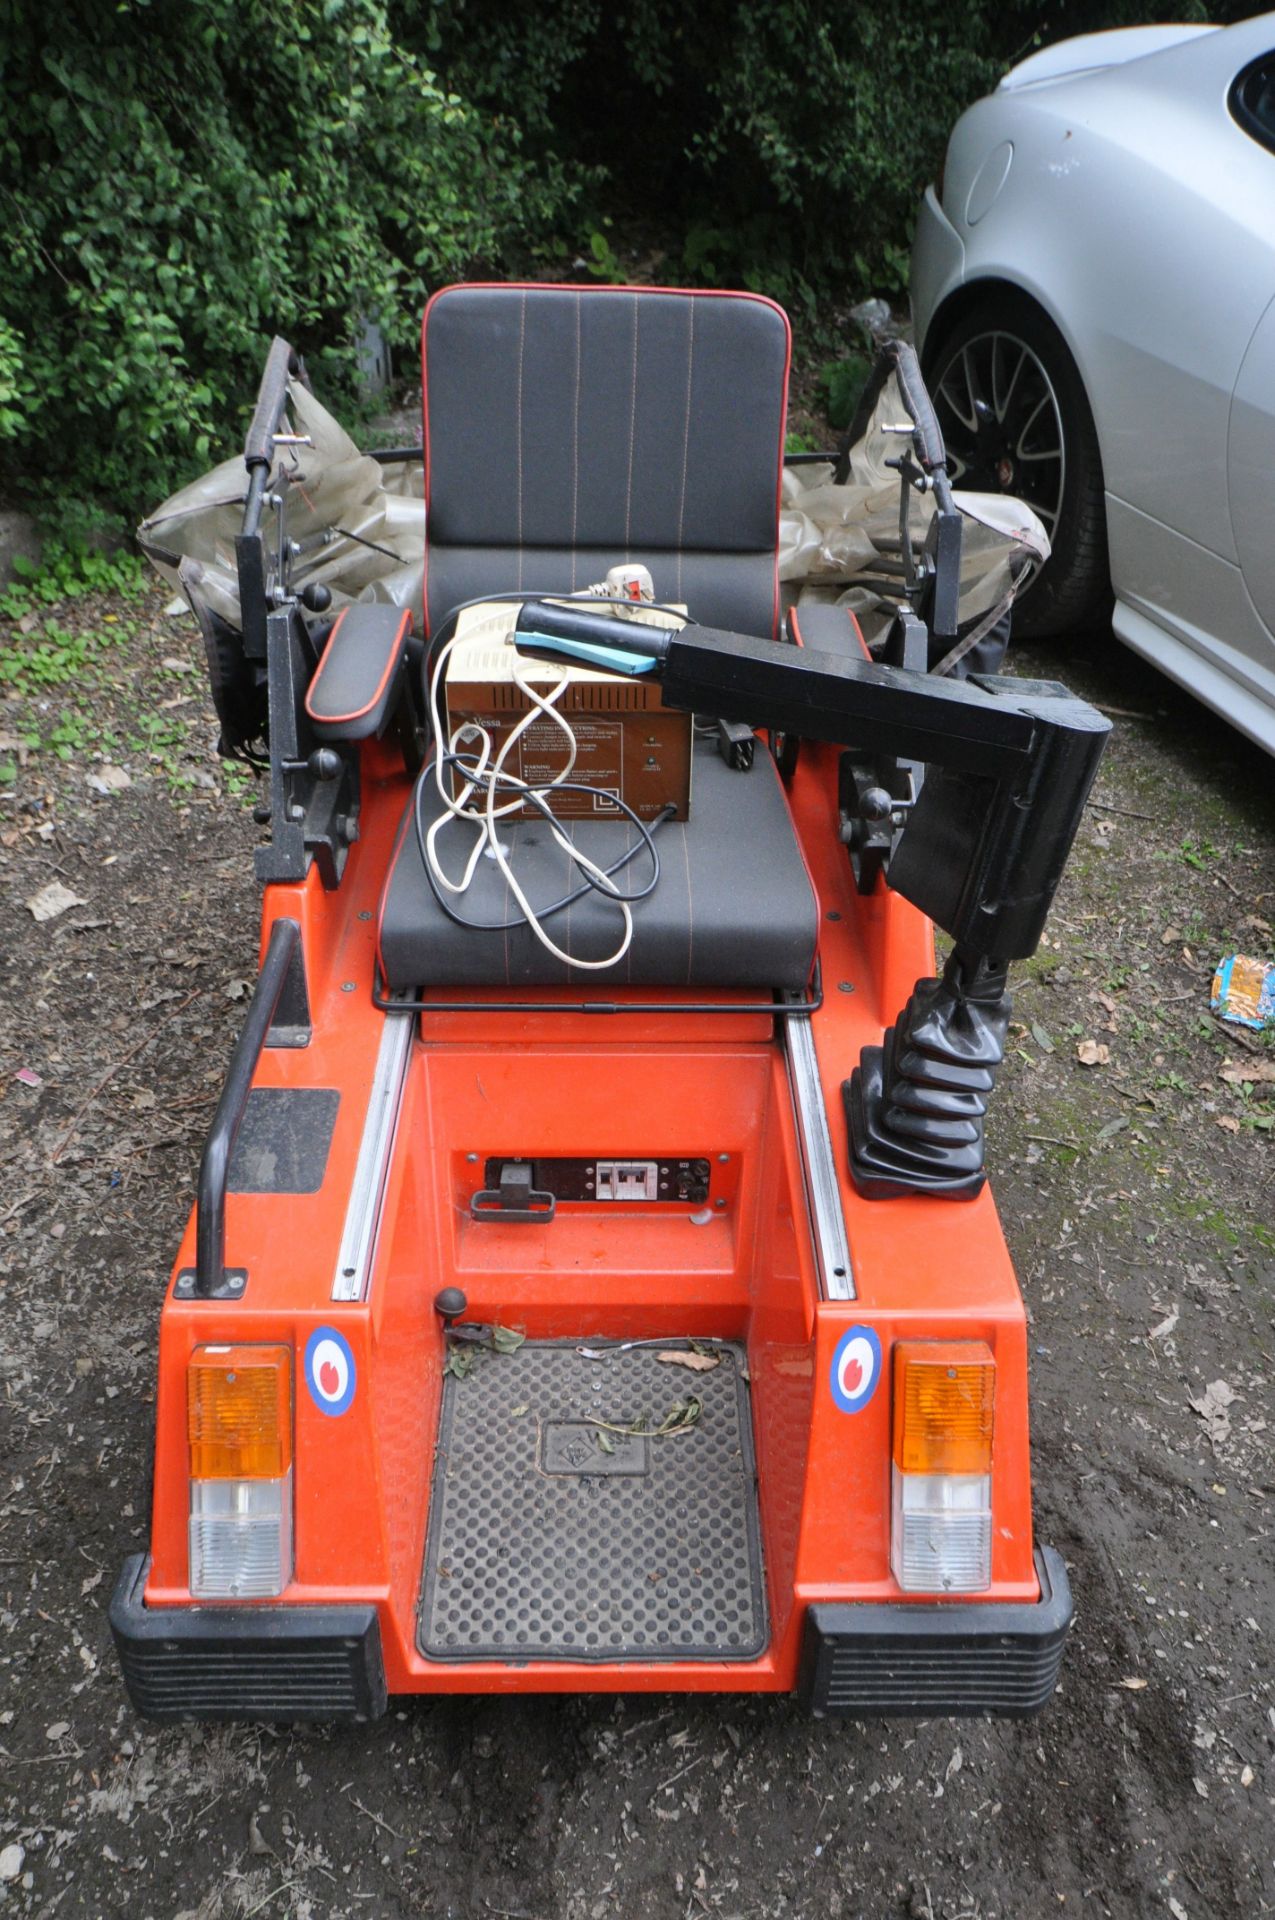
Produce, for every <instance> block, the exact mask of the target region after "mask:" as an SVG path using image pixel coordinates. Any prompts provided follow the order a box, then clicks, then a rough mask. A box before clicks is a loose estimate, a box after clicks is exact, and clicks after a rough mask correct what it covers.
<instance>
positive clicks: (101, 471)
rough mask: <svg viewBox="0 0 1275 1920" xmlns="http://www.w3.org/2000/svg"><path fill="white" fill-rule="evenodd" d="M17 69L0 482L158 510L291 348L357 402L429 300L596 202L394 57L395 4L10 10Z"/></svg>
mask: <svg viewBox="0 0 1275 1920" xmlns="http://www.w3.org/2000/svg"><path fill="white" fill-rule="evenodd" d="M3 12H4V32H5V36H6V47H5V59H4V61H3V63H2V64H0V103H2V106H3V125H2V126H0V156H2V159H0V179H3V181H4V182H5V183H6V184H5V185H4V187H3V193H2V199H3V204H4V206H5V212H6V219H5V228H6V248H5V258H4V261H3V264H0V488H3V490H4V491H5V492H7V493H8V494H9V495H10V496H11V497H16V498H19V499H23V500H27V499H30V498H31V497H32V496H33V495H35V496H37V497H38V496H39V495H40V493H41V492H43V493H44V494H45V496H46V497H47V496H50V495H54V494H56V495H57V496H59V497H65V496H66V495H67V494H68V493H69V494H78V495H80V496H83V497H98V498H102V497H104V498H105V499H106V500H107V501H109V502H110V503H111V504H112V505H113V506H114V507H115V508H117V509H122V510H125V511H127V512H130V513H131V512H136V511H137V510H138V509H139V508H141V507H144V506H149V505H152V504H154V503H155V502H156V501H157V500H159V499H160V498H162V496H163V495H164V493H165V492H167V491H168V490H170V488H171V486H172V485H173V484H175V483H176V482H177V481H179V480H181V479H184V478H187V477H189V476H190V475H191V474H192V473H194V472H195V471H197V470H198V469H199V468H200V467H201V466H204V465H207V464H208V463H209V461H210V460H211V459H212V458H213V457H220V455H221V454H223V453H224V452H225V451H226V448H227V446H228V444H231V443H233V441H234V440H235V439H236V438H237V436H238V434H239V432H240V431H241V429H242V425H243V423H244V420H245V417H246V413H247V411H248V409H249V408H250V405H251V401H252V397H253V392H254V388H255V384H256V380H257V378H258V375H259V372H260V368H261V363H262V361H263V359H264V355H265V349H266V345H267V343H268V340H269V337H270V335H271V334H272V333H274V332H281V333H285V334H287V335H288V336H289V337H290V338H291V339H292V340H293V342H294V344H296V345H297V346H299V347H300V348H301V349H302V350H303V351H307V352H309V353H310V354H311V355H312V356H313V359H314V360H315V361H317V362H318V363H319V366H318V371H319V374H320V376H321V378H322V381H323V384H324V388H325V391H326V392H327V393H329V395H330V394H331V393H332V392H333V390H334V389H335V390H336V392H337V394H338V397H340V396H341V393H342V389H344V390H345V394H346V396H347V397H348V395H349V394H350V393H351V392H352V390H353V386H354V375H353V368H354V355H353V343H354V338H355V334H356V332H357V329H358V326H359V323H360V320H361V319H362V318H363V317H366V316H372V317H376V318H379V320H380V321H381V323H382V324H383V325H384V326H385V327H386V329H387V331H388V332H389V334H390V336H391V340H392V342H393V343H394V344H395V345H396V346H397V347H398V348H399V349H401V351H402V354H403V357H404V358H405V359H406V361H407V364H409V365H410V364H411V361H410V355H411V352H412V342H413V338H414V335H415V331H416V328H417V326H418V325H419V317H420V310H421V306H422V304H423V301H424V298H425V296H426V294H427V292H428V291H429V289H430V288H431V287H432V286H434V285H437V284H439V283H441V282H442V281H444V280H446V279H449V278H452V277H454V276H456V275H458V274H462V273H464V272H465V271H467V270H468V269H469V268H470V267H471V266H472V265H473V264H474V263H475V262H480V261H492V262H494V261H498V260H500V259H502V258H504V257H507V256H508V255H509V253H510V252H511V251H513V250H514V249H517V248H519V247H526V246H529V245H531V244H534V243H535V242H536V241H537V240H538V239H541V238H542V237H543V236H544V235H545V234H546V233H548V232H550V231H551V230H552V228H553V225H554V222H555V221H556V220H557V219H558V217H559V216H560V215H563V214H565V213H566V211H567V210H568V209H569V208H570V206H571V203H572V200H573V196H574V192H575V189H574V187H573V185H572V183H571V182H570V180H569V179H568V177H567V175H566V174H565V172H564V171H563V170H562V169H561V168H560V167H557V166H556V165H555V164H553V163H551V162H548V161H546V160H545V159H544V158H543V157H542V158H541V159H540V161H539V162H538V164H537V166H536V168H535V169H533V168H532V167H531V166H530V165H529V163H528V161H527V160H526V158H525V157H524V155H523V153H522V151H521V139H522V136H521V132H520V129H519V127H518V126H517V124H516V123H515V122H513V121H511V120H509V119H506V118H503V117H502V116H500V115H498V114H493V113H492V112H490V111H479V110H477V109H475V108H473V107H471V106H469V105H467V104H466V103H465V102H464V101H463V100H462V99H460V98H459V97H457V96H456V95H455V94H453V93H450V92H448V91H447V90H446V89H445V88H444V87H443V86H441V85H440V84H439V83H438V82H437V81H436V80H435V78H434V76H433V74H432V72H431V71H430V69H429V67H428V66H427V65H426V64H425V63H424V62H423V61H422V60H421V59H418V58H417V57H416V56H415V55H414V54H413V53H411V52H410V51H405V50H404V49H403V48H402V47H401V46H399V45H396V43H395V41H394V39H393V37H392V35H391V32H390V28H389V24H388V20H387V12H386V7H385V5H383V4H382V3H381V0H268V3H267V0H119V4H117V5H115V6H112V7H105V6H101V5H99V4H97V3H96V0H67V3H66V4H64V5H62V6H59V7H53V8H49V7H46V8H30V7H23V6H19V5H16V4H13V3H12V0H11V3H10V4H8V5H6V6H5V7H4V9H3Z"/></svg>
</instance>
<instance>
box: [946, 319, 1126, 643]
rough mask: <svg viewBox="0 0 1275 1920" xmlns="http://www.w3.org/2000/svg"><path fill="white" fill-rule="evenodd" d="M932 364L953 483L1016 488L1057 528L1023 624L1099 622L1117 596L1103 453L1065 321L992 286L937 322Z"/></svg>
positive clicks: (1058, 630) (1055, 630)
mask: <svg viewBox="0 0 1275 1920" xmlns="http://www.w3.org/2000/svg"><path fill="white" fill-rule="evenodd" d="M923 368H924V372H925V379H926V384H927V385H928V387H929V390H930V395H931V398H932V399H933V401H934V407H935V411H936V413H937V414H938V418H939V424H940V426H941V427H942V429H943V437H944V440H945V442H946V445H947V449H948V465H949V471H950V472H951V475H952V481H953V484H954V485H955V486H957V487H965V488H968V489H970V490H971V491H977V492H987V493H1009V494H1017V495H1018V496H1019V497H1020V498H1022V499H1025V500H1026V501H1027V503H1028V505H1029V506H1031V507H1032V508H1033V509H1034V510H1035V511H1036V512H1037V513H1038V514H1039V516H1040V518H1041V520H1042V521H1043V522H1044V525H1045V529H1046V531H1047V532H1048V534H1049V536H1050V543H1051V546H1052V552H1051V554H1050V557H1049V560H1048V561H1047V562H1046V564H1045V566H1044V567H1043V568H1042V569H1041V571H1040V573H1039V575H1038V576H1037V578H1036V579H1035V580H1034V581H1033V582H1032V584H1031V586H1030V588H1029V589H1028V591H1027V592H1026V593H1025V594H1024V596H1023V598H1022V600H1021V601H1019V602H1018V603H1016V605H1015V608H1014V631H1015V633H1016V634H1019V635H1022V636H1024V637H1026V638H1043V637H1046V636H1050V635H1057V634H1065V633H1068V632H1074V631H1076V630H1077V629H1083V628H1086V627H1091V626H1094V625H1096V624H1097V623H1098V622H1099V621H1100V620H1101V619H1102V618H1103V617H1104V615H1105V614H1106V612H1107V609H1108V608H1109V606H1110V600H1111V575H1110V569H1109V564H1108V559H1107V521H1106V509H1105V504H1104V499H1103V481H1102V455H1101V453H1100V451H1099V447H1098V434H1097V431H1096V429H1095V427H1094V421H1093V414H1092V412H1091V410H1090V406H1089V400H1088V397H1087V395H1086V393H1085V389H1084V383H1083V381H1082V380H1081V378H1080V374H1079V371H1078V370H1077V367H1076V363H1075V361H1074V360H1073V359H1072V357H1071V354H1070V352H1069V351H1068V348H1067V344H1066V342H1065V341H1064V339H1063V337H1062V335H1061V334H1060V333H1059V331H1058V329H1057V327H1055V326H1054V324H1053V322H1052V321H1051V320H1050V319H1049V318H1048V317H1047V315H1046V314H1044V313H1043V312H1042V311H1041V309H1040V308H1039V307H1038V306H1037V305H1036V304H1035V302H1034V301H1032V300H1029V299H1028V298H1027V297H1026V296H1025V295H1023V294H1018V293H1014V292H1012V291H1010V290H1006V291H1004V292H1000V293H995V294H993V293H990V292H989V293H988V294H986V295H984V296H983V297H982V298H981V299H980V300H979V301H978V303H977V305H975V306H972V307H969V308H967V309H966V310H965V312H964V313H963V314H961V316H960V318H959V319H958V320H957V321H956V322H955V324H954V325H953V326H951V327H950V328H947V329H945V330H941V331H935V332H932V334H931V338H930V340H929V341H928V342H927V343H926V351H925V355H924V360H923ZM1053 449H1056V457H1055V455H1054V452H1053V451H1052V450H1053Z"/></svg>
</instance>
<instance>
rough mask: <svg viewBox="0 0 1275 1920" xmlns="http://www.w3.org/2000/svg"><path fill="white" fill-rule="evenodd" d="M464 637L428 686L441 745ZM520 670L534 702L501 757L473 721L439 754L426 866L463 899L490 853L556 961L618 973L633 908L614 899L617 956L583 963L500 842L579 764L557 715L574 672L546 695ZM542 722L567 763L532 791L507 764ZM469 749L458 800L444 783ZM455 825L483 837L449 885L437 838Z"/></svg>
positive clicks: (584, 859) (605, 882)
mask: <svg viewBox="0 0 1275 1920" xmlns="http://www.w3.org/2000/svg"><path fill="white" fill-rule="evenodd" d="M504 624H505V618H504V616H503V615H496V616H493V618H492V619H491V620H488V621H484V622H483V623H482V625H483V626H495V625H502V626H503V625H504ZM481 630H482V629H481V628H478V629H474V628H472V627H471V628H470V630H469V632H468V633H467V634H466V635H465V636H464V637H465V639H466V640H467V641H469V640H472V639H473V638H474V634H475V631H481ZM460 638H461V636H460V634H459V633H457V634H454V635H453V636H452V638H451V639H450V640H449V641H448V642H447V644H446V646H445V647H443V649H442V651H441V652H440V654H439V656H438V659H437V661H436V662H435V665H434V672H433V676H432V679H431V681H430V713H431V718H432V720H433V725H434V739H435V741H436V742H441V741H442V739H443V716H442V709H441V705H440V702H439V691H440V688H441V686H442V683H443V676H444V674H445V673H446V670H447V662H448V660H449V659H450V657H451V654H452V652H453V649H454V648H455V647H456V645H457V643H458V641H459V640H460ZM520 668H521V661H520V660H519V658H518V656H517V655H516V654H515V655H514V660H513V677H514V682H515V684H516V686H517V687H518V689H519V691H520V692H521V693H522V694H523V695H524V696H525V697H526V700H527V702H528V707H527V712H526V713H525V714H524V715H523V717H522V719H521V720H520V721H519V722H518V724H517V726H515V727H512V728H511V729H510V731H509V734H508V736H507V738H506V739H505V741H504V743H503V745H502V746H501V748H500V750H499V752H498V753H496V755H495V758H494V759H493V758H492V749H493V742H492V737H491V734H490V733H489V732H488V731H487V729H486V728H485V727H483V726H481V725H480V724H479V723H478V722H477V721H475V720H467V721H463V722H462V723H461V725H460V726H458V727H456V728H455V729H454V731H453V732H452V733H451V735H450V736H449V737H448V741H447V752H446V754H443V753H441V752H438V751H435V754H434V780H435V784H436V786H437V788H438V796H439V800H440V801H441V803H442V807H443V811H442V813H440V814H439V815H438V816H437V818H436V819H435V820H434V821H433V822H432V823H431V825H430V828H429V831H428V833H427V834H426V836H425V858H426V859H427V860H428V862H429V866H430V871H431V873H432V874H433V876H434V878H435V880H436V881H437V882H438V884H439V886H440V887H443V888H445V889H446V891H447V892H448V893H450V894H463V893H465V892H466V891H467V890H468V888H469V887H470V885H471V884H472V882H473V878H474V874H475V872H476V870H477V867H478V862H479V860H480V859H481V858H482V857H483V855H484V854H487V855H488V856H489V857H490V858H491V859H492V860H494V861H495V863H496V865H497V867H499V869H500V871H501V873H502V874H503V876H504V879H505V884H506V885H507V886H508V888H509V891H510V892H511V893H512V894H513V896H514V899H515V900H516V901H517V902H518V905H519V907H520V908H521V910H522V913H523V916H524V918H525V919H526V922H527V925H528V926H529V927H530V929H531V931H532V933H533V934H534V935H535V937H536V939H537V940H538V941H539V942H540V944H541V946H542V947H544V948H545V949H546V950H547V951H548V952H549V953H551V954H553V956H554V957H555V959H558V960H561V961H563V962H565V964H566V965H567V966H570V967H581V968H587V969H589V970H590V971H596V970H600V969H602V968H605V967H613V966H615V965H616V963H617V961H620V960H622V959H623V958H624V956H625V954H626V953H627V952H628V950H629V945H630V942H631V941H632V939H633V914H632V910H631V909H630V907H629V904H628V902H627V901H626V900H624V899H622V898H617V899H616V901H615V905H616V906H617V907H618V908H619V910H620V914H621V917H622V919H623V922H624V936H623V938H622V940H621V941H620V944H619V946H618V947H617V948H616V950H615V952H614V953H611V954H608V955H607V957H606V958H605V959H603V960H579V959H577V958H576V957H575V955H574V954H570V953H567V952H566V951H565V950H564V949H563V948H562V947H560V946H558V945H557V944H556V942H555V941H553V940H552V939H551V938H550V936H549V935H548V934H547V933H546V932H545V929H544V927H543V926H542V925H541V923H540V921H539V919H538V918H537V917H536V912H535V909H534V908H533V906H532V904H531V902H530V901H529V900H528V898H527V896H526V894H525V893H524V892H523V890H522V888H521V886H520V885H519V883H518V880H517V877H516V875H515V874H514V871H513V868H512V866H511V865H510V861H509V856H508V854H507V853H506V851H505V849H504V847H503V846H502V845H501V842H500V835H499V832H498V829H497V824H496V823H497V822H498V821H499V820H501V819H504V818H506V817H507V816H508V815H509V814H511V813H518V812H520V811H521V809H522V808H523V806H524V804H525V800H524V796H525V795H526V794H529V793H534V794H536V795H538V796H544V795H546V794H548V793H551V792H552V791H553V789H554V788H555V787H559V786H562V785H563V784H564V782H566V781H567V780H569V779H570V777H571V773H572V769H573V768H574V766H575V762H576V753H577V742H576V737H575V734H574V732H573V731H572V729H571V726H570V723H569V722H568V721H567V719H566V718H565V716H564V715H563V714H561V713H559V711H558V709H557V702H558V701H559V700H560V699H561V698H562V695H563V694H564V693H565V692H566V690H567V688H568V686H570V684H571V676H570V674H569V673H566V672H564V673H563V675H562V677H561V679H560V680H559V681H558V683H557V685H556V686H554V687H552V688H550V690H549V691H548V692H547V693H542V692H541V691H540V689H539V688H537V687H535V686H533V685H532V683H531V682H530V681H529V680H527V679H525V678H524V677H523V674H522V672H521V670H520ZM542 716H543V717H544V718H545V719H547V720H550V721H552V722H553V724H554V725H555V726H556V727H558V728H559V730H560V731H561V732H562V734H563V735H564V736H565V738H566V741H567V758H566V761H565V763H564V765H563V766H562V767H561V769H560V770H559V771H558V772H557V773H556V774H555V775H554V776H553V778H552V780H547V781H544V782H543V783H541V784H539V785H536V786H533V785H531V784H530V783H529V782H527V781H525V780H522V779H520V778H519V777H518V775H516V774H513V773H509V772H508V771H507V770H506V763H507V761H508V759H509V756H510V754H511V753H512V751H513V749H514V747H515V746H516V745H517V743H518V741H519V740H520V739H521V738H522V736H523V734H524V733H525V732H526V731H527V729H528V727H530V726H532V725H534V723H535V721H536V720H537V719H538V718H540V717H542ZM471 744H475V745H476V747H477V753H476V755H475V754H466V760H467V761H469V762H471V763H472V764H467V765H465V767H464V770H463V780H462V784H461V790H460V792H459V793H458V794H452V793H450V792H449V791H448V786H449V784H450V782H449V781H448V779H447V777H446V775H447V769H448V765H449V763H450V762H451V761H452V760H453V758H454V757H455V756H456V755H457V754H458V753H459V752H460V750H461V748H462V746H468V745H471ZM502 786H503V787H505V788H509V787H513V788H514V797H513V798H512V799H511V800H507V801H505V802H504V803H503V804H502V805H499V806H498V805H497V804H496V794H497V790H498V788H500V787H502ZM449 820H458V821H463V822H466V823H468V824H469V825H471V826H475V827H477V828H478V837H477V839H476V840H475V842H474V845H473V848H472V850H471V852H470V855H469V859H468V861H467V862H466V864H465V870H464V872H463V874H462V875H461V877H460V879H459V880H452V879H450V878H449V877H448V875H447V874H446V873H445V872H444V871H443V866H442V862H441V860H440V858H439V853H438V845H437V842H438V835H439V833H440V831H441V830H442V828H443V827H444V826H446V825H447V823H448V821H449ZM548 824H549V830H550V832H551V833H552V835H553V838H554V840H555V841H556V842H557V844H558V846H559V847H560V848H561V849H562V851H563V852H564V853H565V854H566V856H567V858H568V859H569V860H570V861H571V862H572V863H573V865H575V866H576V867H578V868H580V869H581V871H583V872H587V873H589V874H591V875H592V876H593V878H594V881H595V882H596V883H597V886H598V888H599V889H600V890H601V891H603V892H605V893H610V894H615V895H618V894H619V888H618V887H617V886H616V884H615V882H614V881H613V880H612V879H611V877H610V875H609V874H607V873H605V872H604V871H603V869H602V868H601V867H599V866H598V865H596V863H595V862H594V861H592V860H590V859H589V858H588V856H587V854H584V853H582V852H581V850H580V848H579V847H577V846H576V845H575V843H574V841H572V840H571V839H570V837H569V836H568V835H567V834H565V833H564V832H563V831H562V829H561V827H560V826H559V825H558V823H557V822H556V821H554V820H553V819H549V822H548Z"/></svg>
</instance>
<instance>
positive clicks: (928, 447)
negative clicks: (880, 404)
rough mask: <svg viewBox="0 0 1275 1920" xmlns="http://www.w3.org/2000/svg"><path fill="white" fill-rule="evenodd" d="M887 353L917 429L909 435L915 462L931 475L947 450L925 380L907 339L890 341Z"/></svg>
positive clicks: (941, 462) (944, 461)
mask: <svg viewBox="0 0 1275 1920" xmlns="http://www.w3.org/2000/svg"><path fill="white" fill-rule="evenodd" d="M889 352H890V356H891V358H892V359H893V361H894V377H895V379H896V380H897V381H898V383H899V392H900V393H901V394H902V395H903V404H904V406H905V407H906V408H907V410H908V413H909V415H910V417H911V420H912V424H913V426H914V428H915V429H916V431H915V432H914V433H913V435H912V445H913V448H914V450H915V452H916V457H917V461H918V463H919V464H920V466H921V467H922V468H923V469H924V471H925V472H926V473H933V472H934V471H935V469H936V468H937V467H943V466H946V464H947V450H946V448H945V447H944V445H943V432H942V429H941V428H940V426H939V423H938V416H937V414H936V413H935V411H934V406H933V403H932V402H931V400H930V396H929V392H928V390H927V388H926V385H925V381H924V380H923V379H922V378H921V363H920V361H919V360H918V359H917V357H916V349H915V348H914V347H910V346H909V345H908V344H907V342H906V340H891V341H890V343H889Z"/></svg>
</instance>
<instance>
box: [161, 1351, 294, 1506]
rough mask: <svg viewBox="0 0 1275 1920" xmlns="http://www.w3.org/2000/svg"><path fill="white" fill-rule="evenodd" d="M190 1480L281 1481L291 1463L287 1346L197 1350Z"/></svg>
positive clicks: (190, 1383) (191, 1376)
mask: <svg viewBox="0 0 1275 1920" xmlns="http://www.w3.org/2000/svg"><path fill="white" fill-rule="evenodd" d="M186 1411H187V1431H188V1434H189V1438H190V1477H191V1479H192V1480H278V1479H281V1478H282V1476H283V1475H284V1474H285V1473H287V1471H288V1469H289V1467H290V1466H291V1465H292V1367H291V1357H290V1354H289V1350H288V1348H287V1347H284V1346H259V1347H258V1346H233V1347H212V1346H207V1347H197V1348H196V1349H195V1352H194V1353H193V1355H192V1356H191V1362H190V1367H189V1370H188V1373H187V1402H186Z"/></svg>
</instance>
